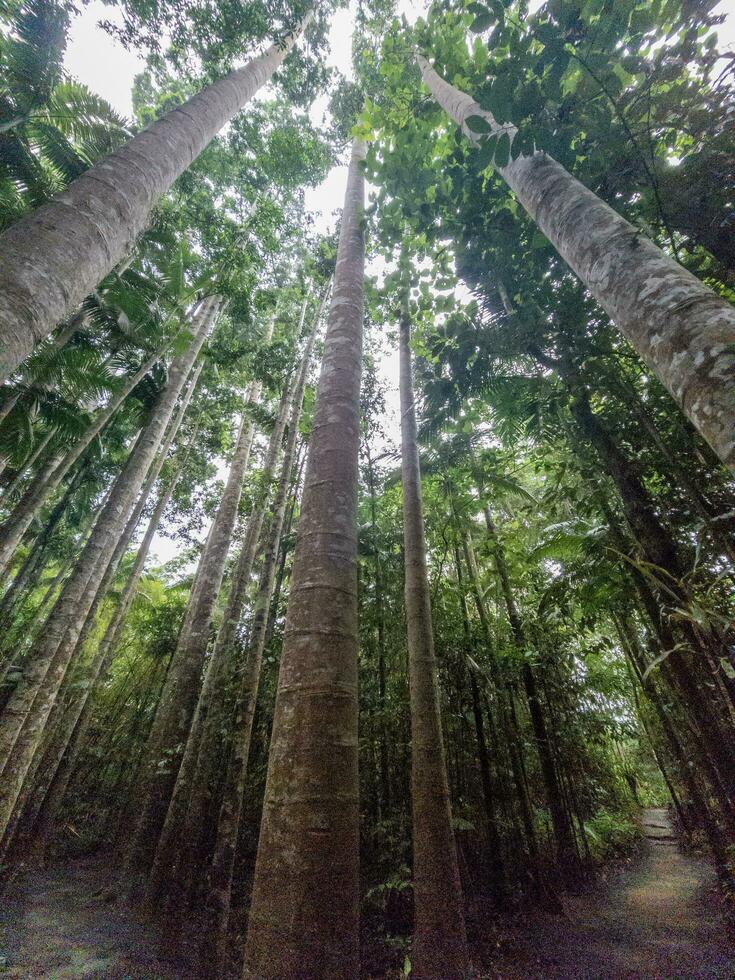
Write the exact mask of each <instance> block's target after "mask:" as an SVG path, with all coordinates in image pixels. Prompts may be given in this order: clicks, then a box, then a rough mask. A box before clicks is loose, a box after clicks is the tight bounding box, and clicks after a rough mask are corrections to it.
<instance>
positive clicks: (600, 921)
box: [478, 809, 735, 980]
mask: <svg viewBox="0 0 735 980" xmlns="http://www.w3.org/2000/svg"><path fill="white" fill-rule="evenodd" d="M642 822H643V831H644V834H645V837H646V840H645V843H644V846H643V851H642V854H641V856H640V858H639V859H638V860H635V861H633V862H632V864H631V866H629V867H626V868H624V869H622V870H619V871H617V872H614V873H613V874H611V875H610V877H609V878H608V880H607V881H605V882H600V881H599V880H597V881H596V882H595V883H594V885H593V886H592V887H591V888H589V889H587V890H584V891H582V892H580V893H579V894H572V895H565V896H564V906H565V913H566V914H565V915H563V916H546V915H541V914H539V915H536V916H524V917H523V918H522V919H519V921H518V922H517V923H515V924H510V923H509V922H507V921H504V922H501V923H499V924H498V927H497V930H496V931H495V932H494V934H492V935H490V936H488V937H487V939H486V940H485V941H484V942H482V943H481V944H480V945H479V947H478V953H479V959H480V960H481V962H483V963H485V964H486V967H485V969H484V970H483V974H482V975H483V977H487V978H503V980H521V978H523V980H537V978H538V980H540V978H574V980H582V978H589V980H592V978H594V980H603V978H609V980H613V978H615V980H623V978H624V980H643V978H646V980H657V978H667V980H668V978H677V980H695V978H697V980H700V978H701V980H703V978H711V980H715V978H716V980H732V978H733V977H735V944H734V942H733V936H732V933H731V932H730V930H729V929H728V927H727V925H726V922H725V918H724V915H723V908H722V903H721V900H720V899H719V896H718V893H717V883H716V877H715V873H714V871H713V869H712V866H711V864H710V863H709V862H708V861H707V860H706V859H704V858H700V857H697V856H696V855H692V854H687V853H685V852H683V851H682V850H681V849H680V848H679V846H678V844H677V842H676V840H675V838H674V834H673V831H672V827H671V823H670V820H669V817H668V814H667V812H666V810H660V809H649V810H644V811H643V815H642ZM493 947H494V948H493Z"/></svg>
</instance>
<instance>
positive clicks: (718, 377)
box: [418, 55, 735, 467]
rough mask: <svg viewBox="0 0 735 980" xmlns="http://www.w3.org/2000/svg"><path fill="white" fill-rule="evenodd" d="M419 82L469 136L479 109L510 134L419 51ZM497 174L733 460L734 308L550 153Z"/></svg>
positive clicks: (496, 128) (725, 455)
mask: <svg viewBox="0 0 735 980" xmlns="http://www.w3.org/2000/svg"><path fill="white" fill-rule="evenodd" d="M418 62H419V65H420V67H421V72H422V75H423V79H424V82H425V83H426V85H427V86H428V87H429V89H430V90H431V92H432V94H433V96H434V98H435V99H436V100H437V102H438V103H439V105H440V106H441V107H442V108H443V109H444V110H445V112H446V113H447V114H448V115H449V116H450V117H451V118H452V119H453V120H454V121H455V122H456V123H457V124H458V125H459V126H461V127H462V129H463V131H464V133H465V134H466V135H467V136H468V137H469V139H470V140H472V142H474V143H477V142H478V141H479V139H480V137H479V136H478V135H477V134H476V133H473V132H472V131H471V130H470V129H469V127H468V126H467V123H466V120H467V118H468V117H469V116H473V115H477V116H482V117H483V118H484V119H486V120H487V121H488V123H489V124H490V126H491V127H492V129H493V130H494V131H501V130H504V131H506V132H507V133H508V135H509V136H510V138H511V140H512V138H513V136H514V135H515V128H514V127H512V126H499V125H498V123H497V122H496V120H495V119H494V118H493V116H492V114H491V113H490V112H488V111H487V110H485V109H483V108H482V107H481V106H479V105H478V104H477V103H476V102H475V101H474V99H472V98H471V96H469V95H467V94H466V93H464V92H460V91H459V90H458V89H456V88H454V87H453V86H451V85H449V84H448V83H447V82H445V81H444V80H443V79H442V78H440V77H439V75H437V73H436V72H435V71H434V69H433V68H432V67H431V66H430V65H429V63H428V61H426V59H425V58H423V57H421V56H420V55H419V56H418ZM499 173H500V174H501V175H502V176H503V178H504V179H505V180H506V181H507V183H508V186H509V187H510V188H511V189H512V190H513V191H514V193H515V195H516V197H517V198H518V200H519V201H520V202H521V204H522V205H523V207H524V208H525V209H526V211H527V212H528V213H529V215H530V216H531V217H532V218H533V220H534V221H535V222H536V224H537V225H538V226H539V228H540V229H541V231H542V232H543V233H544V234H545V235H546V237H547V238H548V239H549V241H550V242H551V243H552V245H554V247H555V248H556V249H557V251H558V252H559V254H560V255H561V257H562V258H563V259H564V260H565V261H566V262H567V263H568V264H569V266H570V267H571V268H572V269H573V270H574V272H575V273H576V274H577V275H578V276H579V278H580V279H581V280H582V282H583V283H584V284H585V285H586V286H587V288H588V289H589V290H590V292H591V293H592V295H593V296H594V297H595V299H596V300H597V301H598V303H599V304H600V306H602V308H603V309H604V310H605V312H606V313H607V314H608V316H609V317H610V318H611V319H612V320H613V321H614V322H615V323H616V324H617V326H618V327H619V328H620V330H621V331H622V333H623V334H625V336H626V337H627V338H628V340H629V341H630V342H631V344H632V345H633V347H635V349H636V350H637V351H638V353H639V354H640V356H641V357H642V358H643V360H644V361H645V362H646V364H648V366H649V367H650V368H651V369H652V370H653V371H654V372H655V373H656V375H657V376H658V377H659V378H660V379H661V381H662V382H663V384H664V385H665V386H666V387H667V388H668V390H669V392H670V393H671V395H672V396H673V398H674V399H675V400H676V401H677V403H678V404H679V405H680V406H681V407H682V408H683V410H684V411H685V412H686V414H687V415H688V417H689V418H690V419H691V421H692V423H693V424H694V426H695V427H696V428H697V430H698V431H699V432H700V434H701V435H702V436H703V437H704V438H705V439H706V440H707V442H709V444H710V445H711V446H712V448H713V449H714V451H715V452H716V453H717V455H718V456H719V457H720V459H721V460H722V461H723V462H724V463H726V464H727V465H728V466H730V467H735V353H733V347H732V345H733V344H734V343H735V308H733V307H732V306H731V305H730V304H729V303H728V302H727V301H726V300H723V299H721V298H720V297H719V296H717V295H716V294H715V293H714V292H713V291H712V290H711V289H709V288H708V287H707V286H705V285H704V284H703V283H702V282H700V281H699V280H698V279H697V278H696V277H695V276H693V275H692V274H691V273H690V272H687V270H686V269H684V268H682V267H681V266H680V265H678V264H677V263H676V262H674V261H673V259H670V258H668V257H667V256H666V255H665V254H664V253H663V252H662V251H661V250H660V249H659V248H657V247H656V246H655V245H654V244H653V243H652V242H651V241H649V239H647V238H646V237H645V236H644V235H643V234H642V233H641V231H640V230H639V229H638V228H635V227H634V226H633V225H631V224H630V223H629V222H627V221H626V220H625V219H624V218H622V217H621V216H620V215H619V214H617V213H616V212H615V211H613V209H612V208H611V207H609V206H608V205H607V204H605V202H604V201H601V200H600V198H599V197H597V195H596V194H594V193H593V192H592V191H590V190H588V189H587V188H586V187H585V186H584V185H583V184H581V183H580V182H579V181H578V180H577V179H576V178H574V177H572V175H571V174H569V173H568V172H567V171H566V170H565V169H564V168H563V167H562V166H561V165H560V164H559V163H557V162H556V160H554V159H553V157H550V156H549V155H548V154H546V153H543V152H541V151H537V152H536V153H533V154H532V155H530V156H519V157H518V158H517V159H516V160H511V161H510V162H509V163H508V164H507V166H506V167H503V168H502V169H500V170H499Z"/></svg>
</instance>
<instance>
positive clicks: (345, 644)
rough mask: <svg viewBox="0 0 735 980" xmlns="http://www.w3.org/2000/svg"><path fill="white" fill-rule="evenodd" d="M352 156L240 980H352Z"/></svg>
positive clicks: (355, 165)
mask: <svg viewBox="0 0 735 980" xmlns="http://www.w3.org/2000/svg"><path fill="white" fill-rule="evenodd" d="M365 152H366V148H365V145H364V143H362V142H361V141H359V140H355V142H354V143H353V147H352V158H351V161H350V167H349V172H348V178H347V192H346V196H345V207H344V210H343V212H342V227H341V230H340V239H339V246H338V251H337V265H336V271H335V275H334V290H333V293H332V302H331V308H330V313H329V321H328V327H327V333H326V338H325V344H324V359H323V361H322V371H321V377H320V379H319V387H318V391H317V400H316V408H315V416H314V427H313V431H312V438H311V447H310V451H309V462H308V466H307V474H306V479H305V484H304V494H303V501H302V509H301V518H300V521H299V534H298V543H297V545H296V553H295V556H294V566H293V576H292V585H291V595H290V600H289V604H288V614H287V622H286V629H285V640H284V645H283V654H282V659H281V668H280V674H279V680H278V694H277V700H276V708H275V717H274V721H273V735H272V739H271V747H270V755H269V760H268V777H267V782H266V792H265V802H264V806H263V818H262V823H261V829H260V842H259V845H258V856H257V862H256V868H255V882H254V887H253V897H252V902H251V906H250V918H249V927H248V938H247V943H246V948H245V975H246V976H249V977H258V978H261V980H262V978H267V977H273V978H276V977H278V978H280V977H284V976H294V977H295V976H299V975H301V976H313V977H317V976H318V977H323V978H329V977H341V978H347V977H357V976H358V973H359V882H358V869H359V801H358V791H359V787H358V777H357V646H358V638H357V481H358V452H359V441H360V433H359V414H360V375H361V367H362V364H361V361H362V318H363V275H364V261H365V246H364V241H363V230H362V221H363V209H364V196H365V190H364V187H365V178H364V173H363V165H362V161H363V159H364V157H365ZM325 896H335V897H336V896H338V900H335V901H325Z"/></svg>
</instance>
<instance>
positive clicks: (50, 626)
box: [0, 298, 219, 833]
mask: <svg viewBox="0 0 735 980" xmlns="http://www.w3.org/2000/svg"><path fill="white" fill-rule="evenodd" d="M218 309H219V300H216V299H214V298H210V299H208V300H206V301H205V302H204V303H203V304H202V306H201V308H200V310H199V312H198V315H197V316H196V319H195V326H194V330H193V334H194V336H193V340H192V343H191V344H190V346H189V349H188V350H187V351H186V352H185V353H183V354H181V355H180V356H179V357H177V358H176V359H175V361H174V362H173V364H172V366H171V369H170V371H169V380H168V385H167V387H166V389H165V390H164V391H163V393H162V395H161V397H160V399H159V401H158V404H157V405H156V407H155V409H154V410H153V413H152V415H151V418H150V421H149V422H148V424H147V426H146V428H145V430H144V432H143V434H142V436H141V437H140V438H139V440H138V443H137V445H136V448H135V450H134V452H133V453H131V455H130V456H129V457H128V460H127V462H126V464H125V466H124V467H123V470H122V472H121V474H120V476H119V477H118V479H117V481H116V482H115V485H114V486H113V488H112V490H111V492H110V495H109V497H108V500H107V503H106V504H105V507H104V509H103V511H102V513H101V515H100V517H99V520H98V521H97V523H96V525H95V527H94V530H93V531H92V534H91V536H90V539H89V541H88V542H87V545H86V546H85V549H84V551H83V553H82V555H81V556H80V559H79V562H78V563H77V565H76V568H75V569H74V572H73V574H72V576H71V577H70V579H69V580H68V581H67V583H66V585H65V586H64V589H63V591H62V593H61V595H60V596H59V599H58V600H57V602H56V605H55V606H54V609H53V610H52V612H51V615H50V616H49V618H48V620H47V621H46V624H45V626H44V630H43V634H42V635H41V636H40V637H39V638H38V640H37V642H36V643H35V645H34V649H33V650H32V652H31V655H30V656H29V658H28V663H27V666H26V669H25V671H24V676H23V680H22V681H21V682H20V683H19V685H18V686H17V688H16V690H15V692H14V693H13V696H12V697H11V699H10V700H9V701H8V703H7V705H6V707H5V709H4V711H3V714H2V716H1V717H0V765H2V766H3V767H4V768H3V770H2V782H1V784H0V833H4V832H5V828H6V827H7V823H8V820H9V818H10V815H11V813H12V811H13V808H14V806H15V801H16V800H17V797H18V794H19V792H20V790H21V787H22V785H23V781H24V779H25V776H26V773H27V771H28V768H29V766H30V765H31V762H32V760H33V756H34V754H35V752H36V749H37V748H38V745H39V742H40V739H41V737H42V735H43V729H44V725H45V723H46V720H47V718H48V716H49V713H50V711H51V709H52V707H53V704H54V701H55V700H56V696H57V694H58V691H59V688H60V686H61V683H62V682H63V679H64V675H65V673H66V669H67V667H68V665H69V659H70V657H71V655H72V653H73V651H74V648H75V646H76V640H77V638H78V636H79V633H80V631H81V629H82V627H83V625H84V621H85V619H86V616H87V613H88V612H89V609H90V607H91V605H92V602H93V601H94V596H95V594H96V591H97V587H98V585H99V583H100V581H101V579H102V577H103V575H104V573H105V570H106V567H107V564H108V562H109V558H108V560H107V561H105V560H104V557H103V556H105V555H108V556H110V557H111V556H112V553H113V550H114V546H115V543H116V541H117V540H118V538H119V536H120V534H121V533H122V532H123V530H124V528H125V524H126V522H127V520H128V517H129V514H130V510H131V508H132V506H133V503H134V501H135V498H136V497H137V495H138V492H139V490H140V488H141V486H142V484H143V481H144V479H145V476H146V474H147V472H148V469H149V467H150V465H151V462H152V460H153V457H154V456H155V453H156V451H157V449H158V447H159V445H160V443H161V439H162V437H163V434H164V432H165V429H166V426H167V425H168V422H169V420H170V418H171V415H172V413H173V411H174V408H175V405H176V402H177V400H178V397H179V394H180V392H181V390H182V388H183V385H184V383H185V381H186V379H187V377H188V376H189V373H190V371H191V368H192V365H193V363H194V361H195V360H196V357H197V356H198V354H199V351H200V350H201V348H202V345H203V343H204V341H205V339H206V336H207V334H208V332H209V328H210V326H211V324H212V322H213V321H214V319H215V317H216V315H217V312H218Z"/></svg>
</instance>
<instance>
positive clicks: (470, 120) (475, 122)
mask: <svg viewBox="0 0 735 980" xmlns="http://www.w3.org/2000/svg"><path fill="white" fill-rule="evenodd" d="M465 124H466V125H467V128H468V129H469V130H471V131H472V132H473V133H483V134H484V133H492V131H493V127H492V126H491V125H490V123H489V122H488V121H487V119H485V118H484V117H483V116H467V118H466V119H465Z"/></svg>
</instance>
